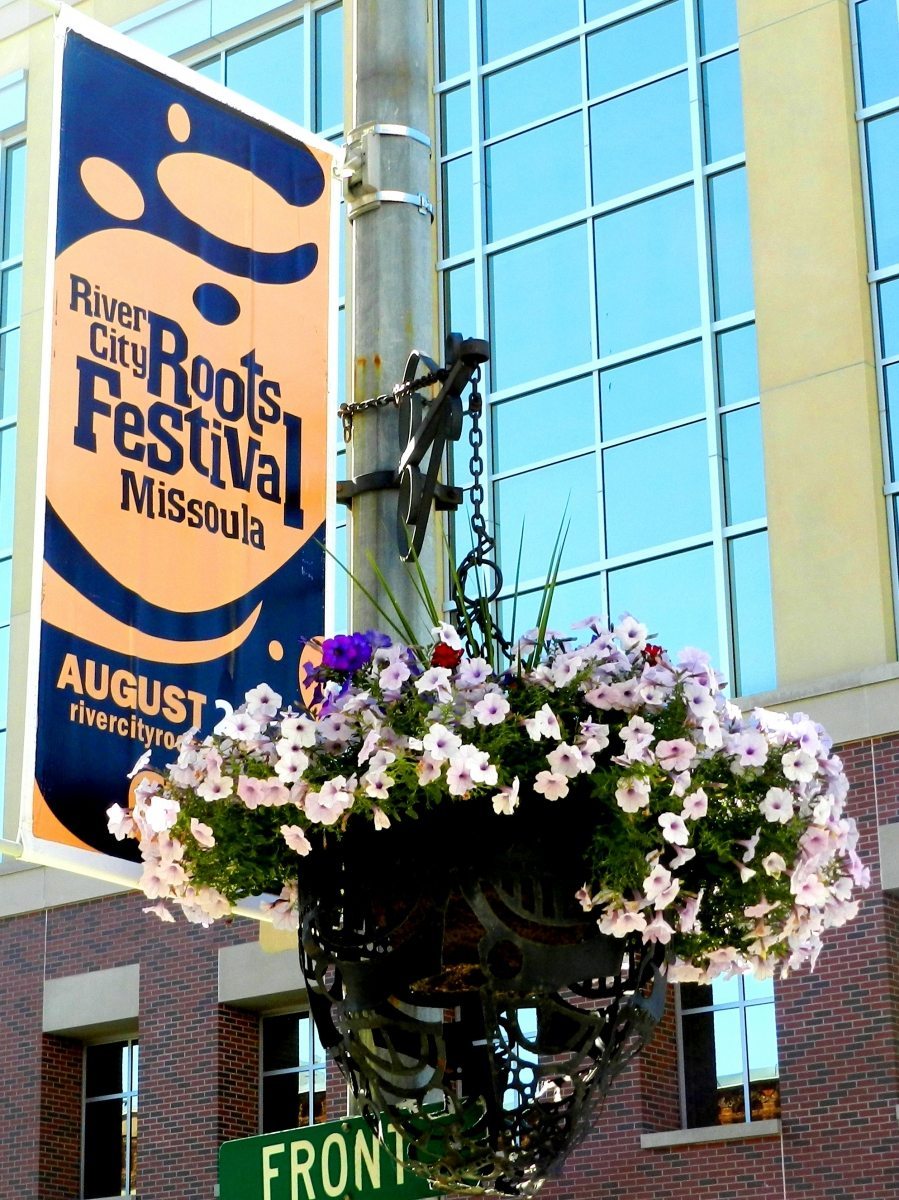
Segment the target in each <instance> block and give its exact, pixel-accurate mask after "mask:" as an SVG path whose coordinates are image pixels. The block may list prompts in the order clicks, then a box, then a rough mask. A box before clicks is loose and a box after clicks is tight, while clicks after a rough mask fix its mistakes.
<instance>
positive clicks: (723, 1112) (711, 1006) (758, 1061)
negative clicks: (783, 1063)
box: [679, 979, 780, 1128]
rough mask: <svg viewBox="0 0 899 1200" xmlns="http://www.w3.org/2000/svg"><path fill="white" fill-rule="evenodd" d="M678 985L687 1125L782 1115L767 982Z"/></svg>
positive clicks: (757, 1119)
mask: <svg viewBox="0 0 899 1200" xmlns="http://www.w3.org/2000/svg"><path fill="white" fill-rule="evenodd" d="M751 982H752V985H753V986H752V987H751V988H748V987H746V986H745V984H744V981H743V980H742V979H732V980H728V981H727V984H726V986H725V987H720V986H719V981H717V980H716V981H715V983H714V984H712V985H710V986H709V985H700V984H683V985H682V986H681V988H680V1004H679V1013H680V1031H679V1032H680V1051H681V1064H682V1069H683V1080H684V1097H685V1099H686V1112H685V1113H684V1123H685V1125H686V1126H687V1127H689V1128H694V1127H702V1126H710V1125H734V1124H742V1123H744V1122H747V1121H760V1120H770V1119H772V1118H775V1117H779V1116H780V1085H779V1080H778V1061H777V1033H776V1029H775V1023H774V994H773V989H772V987H771V982H770V980H769V981H766V982H764V983H760V982H759V981H757V980H753V981H751Z"/></svg>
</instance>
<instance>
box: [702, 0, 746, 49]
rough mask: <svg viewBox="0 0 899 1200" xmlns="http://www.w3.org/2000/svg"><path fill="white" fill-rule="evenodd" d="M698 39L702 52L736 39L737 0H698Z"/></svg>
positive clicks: (732, 42) (719, 47) (730, 42)
mask: <svg viewBox="0 0 899 1200" xmlns="http://www.w3.org/2000/svg"><path fill="white" fill-rule="evenodd" d="M699 39H700V45H701V48H702V53H703V54H711V52H712V51H713V50H722V49H723V48H724V47H725V46H732V45H733V44H734V43H735V42H736V40H737V0H699Z"/></svg>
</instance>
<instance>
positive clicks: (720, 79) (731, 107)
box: [702, 51, 743, 162]
mask: <svg viewBox="0 0 899 1200" xmlns="http://www.w3.org/2000/svg"><path fill="white" fill-rule="evenodd" d="M702 80H703V88H702V94H703V113H704V116H705V157H706V162H715V161H716V160H717V159H719V158H729V157H730V156H731V155H732V154H742V153H743V103H742V98H741V95H740V59H739V56H738V55H737V53H736V51H734V53H733V54H725V55H722V57H720V58H713V59H711V60H710V61H709V62H707V63H704V64H703V67H702Z"/></svg>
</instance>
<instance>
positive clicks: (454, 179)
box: [443, 154, 474, 256]
mask: <svg viewBox="0 0 899 1200" xmlns="http://www.w3.org/2000/svg"><path fill="white" fill-rule="evenodd" d="M473 207H474V197H473V194H472V190H471V155H470V154H463V156H462V157H461V158H453V159H451V160H450V161H449V162H448V163H446V165H445V166H444V168H443V249H444V253H445V254H446V255H447V256H450V255H452V254H462V253H463V252H464V251H466V250H471V248H472V246H473V245H474V214H473Z"/></svg>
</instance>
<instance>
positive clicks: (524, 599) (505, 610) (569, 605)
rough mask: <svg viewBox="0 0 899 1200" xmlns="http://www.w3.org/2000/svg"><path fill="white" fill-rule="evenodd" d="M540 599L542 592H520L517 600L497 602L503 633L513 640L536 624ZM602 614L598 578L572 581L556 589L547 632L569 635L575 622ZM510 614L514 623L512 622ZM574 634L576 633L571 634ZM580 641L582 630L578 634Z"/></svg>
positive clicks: (589, 577)
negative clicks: (509, 635) (552, 631)
mask: <svg viewBox="0 0 899 1200" xmlns="http://www.w3.org/2000/svg"><path fill="white" fill-rule="evenodd" d="M542 599H543V589H542V588H541V589H539V590H537V591H533V592H524V593H523V594H522V595H520V596H518V598H517V599H513V598H509V599H507V600H503V601H501V603H500V624H501V626H502V629H503V632H504V633H506V634H507V635H508V633H509V632H510V631H511V632H512V636H513V637H519V636H520V635H521V634H523V633H526V632H527V631H528V630H529V629H534V628H535V626H536V624H537V614H538V613H539V611H540V602H541V600H542ZM605 611H606V602H605V592H604V589H603V584H602V577H601V576H600V575H587V576H585V577H584V578H583V579H573V580H571V581H570V582H569V583H560V584H558V585H557V586H556V589H555V591H554V592H553V596H552V604H551V606H550V610H549V625H548V626H547V628H548V629H555V630H557V631H558V632H559V633H563V634H565V635H566V636H567V635H569V634H571V633H572V629H571V626H572V625H573V624H574V622H575V621H582V620H583V619H584V617H590V616H593V615H594V614H595V615H597V616H602V615H604V614H605ZM513 613H514V621H513ZM575 632H577V631H575ZM578 636H579V637H580V638H583V636H584V635H583V631H580V633H579V635H578Z"/></svg>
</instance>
